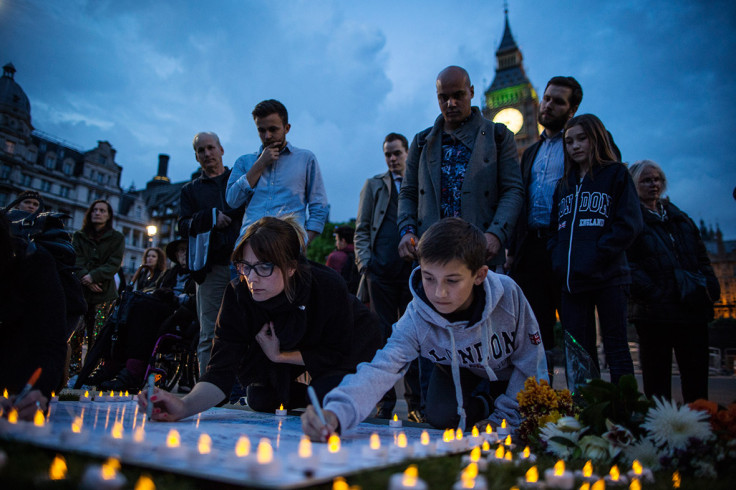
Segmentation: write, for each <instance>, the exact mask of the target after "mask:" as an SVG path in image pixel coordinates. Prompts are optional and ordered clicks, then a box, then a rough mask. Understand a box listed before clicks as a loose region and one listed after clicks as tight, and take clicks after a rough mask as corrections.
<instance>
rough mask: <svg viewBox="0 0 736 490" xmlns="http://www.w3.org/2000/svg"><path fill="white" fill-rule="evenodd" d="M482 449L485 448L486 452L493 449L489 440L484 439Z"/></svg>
mask: <svg viewBox="0 0 736 490" xmlns="http://www.w3.org/2000/svg"><path fill="white" fill-rule="evenodd" d="M481 449H483V452H484V453H487V452H488V451H490V450H491V445H490V444H488V441H483V445H482V446H481Z"/></svg>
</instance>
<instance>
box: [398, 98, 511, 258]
mask: <svg viewBox="0 0 736 490" xmlns="http://www.w3.org/2000/svg"><path fill="white" fill-rule="evenodd" d="M443 127H444V118H443V117H442V116H441V115H440V116H439V117H438V118H437V120H436V121H435V123H434V126H432V127H431V128H427V129H425V130H424V131H422V132H421V133H418V134H417V135H416V136H415V137H414V141H412V143H411V148H409V157H408V158H407V161H406V174H405V176H404V181H403V182H402V185H401V193H400V194H399V217H398V223H399V230H403V229H404V228H405V227H406V226H408V225H412V226H414V227H415V228H416V230H417V234H418V236H420V237H421V235H422V233H424V232H425V231H426V230H427V228H429V227H430V226H431V225H432V224H433V223H435V222H437V221H439V220H440V217H441V215H440V199H441V179H442V175H441V166H442V131H443ZM494 130H495V124H494V123H493V122H491V121H489V120H487V119H485V118H484V117H483V116H481V114H480V110H479V109H478V108H477V107H473V114H472V116H471V118H470V119H469V120H468V121H466V122H465V123H464V124H463V125H462V126H461V127H460V128H458V129H457V130H456V131H455V132H454V135H455V136H456V137H457V138H458V139H459V140H461V141H462V142H463V144H465V145H466V146H468V147H469V148H471V150H472V153H471V156H470V161H469V162H468V167H467V171H466V173H465V180H464V182H463V188H462V192H463V197H462V202H461V207H462V211H461V216H460V218H462V219H464V220H465V221H468V222H470V223H473V224H474V225H476V226H478V227H479V228H480V229H481V230H483V231H484V232H486V233H492V234H493V235H495V236H496V237H498V239H499V240H500V241H501V244H502V246H504V245H505V244H506V243H507V242H508V240H509V238H510V237H511V233H512V232H513V228H514V224H515V223H516V218H517V216H518V214H519V210H520V209H521V206H523V203H524V189H523V187H522V184H521V171H520V169H519V157H518V153H517V150H516V143H515V142H514V135H513V133H512V132H511V131H509V130H508V129H505V128H503V130H499V132H500V134H502V136H503V142H502V144H501V148H500V149H499V150H498V151H497V149H496V142H495V138H494ZM503 261H504V256H503V254H502V253H499V254H498V255H497V256H496V257H495V259H494V260H493V261H492V263H493V264H502V263H503Z"/></svg>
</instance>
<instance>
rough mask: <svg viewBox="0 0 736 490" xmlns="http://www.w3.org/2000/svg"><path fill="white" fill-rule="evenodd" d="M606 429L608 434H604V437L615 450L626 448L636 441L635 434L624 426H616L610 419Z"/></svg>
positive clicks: (607, 421) (607, 420)
mask: <svg viewBox="0 0 736 490" xmlns="http://www.w3.org/2000/svg"><path fill="white" fill-rule="evenodd" d="M606 428H607V429H608V432H606V433H604V434H603V435H602V437H603V438H604V439H606V440H608V442H610V443H611V445H612V446H613V447H614V448H621V447H626V446H628V445H630V444H631V443H633V442H634V440H635V439H634V434H632V433H631V431H630V430H629V429H627V428H626V427H624V426H623V425H618V424H614V423H613V422H611V421H610V420H609V419H606ZM613 456H615V454H614V455H613Z"/></svg>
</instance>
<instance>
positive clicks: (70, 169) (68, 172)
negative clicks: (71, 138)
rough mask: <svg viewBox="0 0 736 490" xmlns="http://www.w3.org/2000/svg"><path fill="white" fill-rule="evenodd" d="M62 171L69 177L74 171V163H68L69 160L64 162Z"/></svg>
mask: <svg viewBox="0 0 736 490" xmlns="http://www.w3.org/2000/svg"><path fill="white" fill-rule="evenodd" d="M62 171H63V172H64V173H65V174H66V175H71V174H72V172H73V171H74V163H73V162H70V161H69V160H67V161H66V162H64V166H63V169H62Z"/></svg>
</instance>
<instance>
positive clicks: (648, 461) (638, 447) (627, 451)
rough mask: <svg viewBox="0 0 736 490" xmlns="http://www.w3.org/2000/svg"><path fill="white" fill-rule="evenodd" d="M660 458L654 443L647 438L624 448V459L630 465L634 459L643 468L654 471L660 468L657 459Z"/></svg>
mask: <svg viewBox="0 0 736 490" xmlns="http://www.w3.org/2000/svg"><path fill="white" fill-rule="evenodd" d="M660 456H662V455H661V454H660V453H659V450H658V449H657V447H656V446H655V445H654V443H653V442H652V441H651V440H650V439H648V438H642V439H641V440H640V441H638V442H636V443H634V444H632V445H630V446H627V447H625V448H624V457H625V459H626V461H627V462H628V463H629V464H631V463H632V462H633V461H634V460H635V459H638V460H639V462H640V463H641V464H642V465H643V466H644V467H645V468H650V469H651V470H652V471H656V470H658V469H659V468H660V463H659V458H660Z"/></svg>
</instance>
